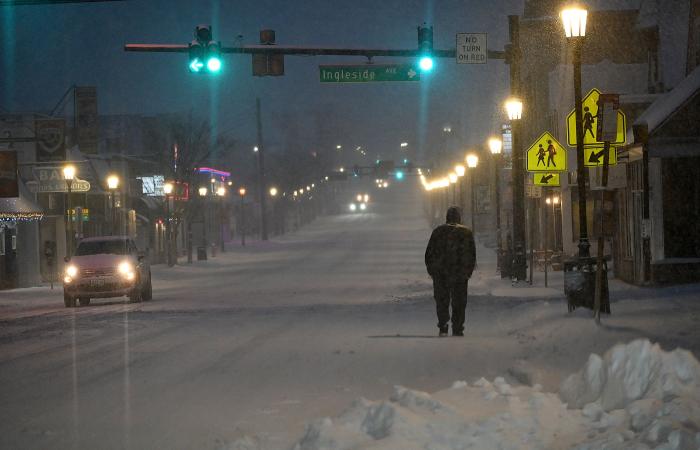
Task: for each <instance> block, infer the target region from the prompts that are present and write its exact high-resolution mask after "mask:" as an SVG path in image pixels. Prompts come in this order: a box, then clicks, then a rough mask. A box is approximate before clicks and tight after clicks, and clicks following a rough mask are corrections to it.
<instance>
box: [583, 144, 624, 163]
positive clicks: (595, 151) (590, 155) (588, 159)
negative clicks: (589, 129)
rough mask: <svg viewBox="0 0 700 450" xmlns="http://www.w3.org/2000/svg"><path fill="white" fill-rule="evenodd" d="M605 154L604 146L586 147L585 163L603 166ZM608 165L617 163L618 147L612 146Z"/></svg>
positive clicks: (584, 151)
mask: <svg viewBox="0 0 700 450" xmlns="http://www.w3.org/2000/svg"><path fill="white" fill-rule="evenodd" d="M604 156H605V153H604V150H603V147H584V149H583V165H584V166H586V167H597V166H602V165H603V157H604ZM608 165H609V166H614V165H617V148H615V147H610V160H609V161H608Z"/></svg>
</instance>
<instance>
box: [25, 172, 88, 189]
mask: <svg viewBox="0 0 700 450" xmlns="http://www.w3.org/2000/svg"><path fill="white" fill-rule="evenodd" d="M32 172H33V173H34V180H35V181H32V182H28V183H27V187H28V188H29V190H31V191H32V192H68V182H67V181H66V179H65V178H63V169H62V168H61V167H34V168H33V169H32ZM70 190H71V192H88V191H89V190H90V182H89V181H86V180H81V179H79V178H77V177H76V178H75V179H74V180H73V181H72V182H71V189H70Z"/></svg>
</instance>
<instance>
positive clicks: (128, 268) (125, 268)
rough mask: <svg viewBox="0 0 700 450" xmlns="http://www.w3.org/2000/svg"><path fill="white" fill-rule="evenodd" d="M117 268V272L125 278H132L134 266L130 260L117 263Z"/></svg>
mask: <svg viewBox="0 0 700 450" xmlns="http://www.w3.org/2000/svg"><path fill="white" fill-rule="evenodd" d="M117 269H118V270H119V274H120V275H121V276H122V277H124V278H126V279H127V280H129V281H131V280H133V279H134V266H133V264H131V263H130V262H128V261H124V262H121V263H119V266H118V267H117Z"/></svg>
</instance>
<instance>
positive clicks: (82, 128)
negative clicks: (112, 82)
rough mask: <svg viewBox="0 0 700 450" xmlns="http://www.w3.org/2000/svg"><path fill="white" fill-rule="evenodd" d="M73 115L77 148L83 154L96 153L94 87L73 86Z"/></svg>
mask: <svg viewBox="0 0 700 450" xmlns="http://www.w3.org/2000/svg"><path fill="white" fill-rule="evenodd" d="M75 116H76V125H77V135H78V148H80V151H81V152H82V153H83V154H92V155H94V154H96V153H97V144H98V141H99V134H98V122H97V121H98V116H97V88H96V87H94V86H82V87H76V88H75Z"/></svg>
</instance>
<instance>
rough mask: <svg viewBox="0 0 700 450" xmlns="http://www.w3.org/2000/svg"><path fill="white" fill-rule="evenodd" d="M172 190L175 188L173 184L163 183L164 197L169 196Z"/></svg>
mask: <svg viewBox="0 0 700 450" xmlns="http://www.w3.org/2000/svg"><path fill="white" fill-rule="evenodd" d="M174 188H175V186H174V185H173V183H171V182H169V181H168V182H167V183H165V184H164V185H163V193H164V194H165V195H170V194H172V193H173V189H174Z"/></svg>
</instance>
